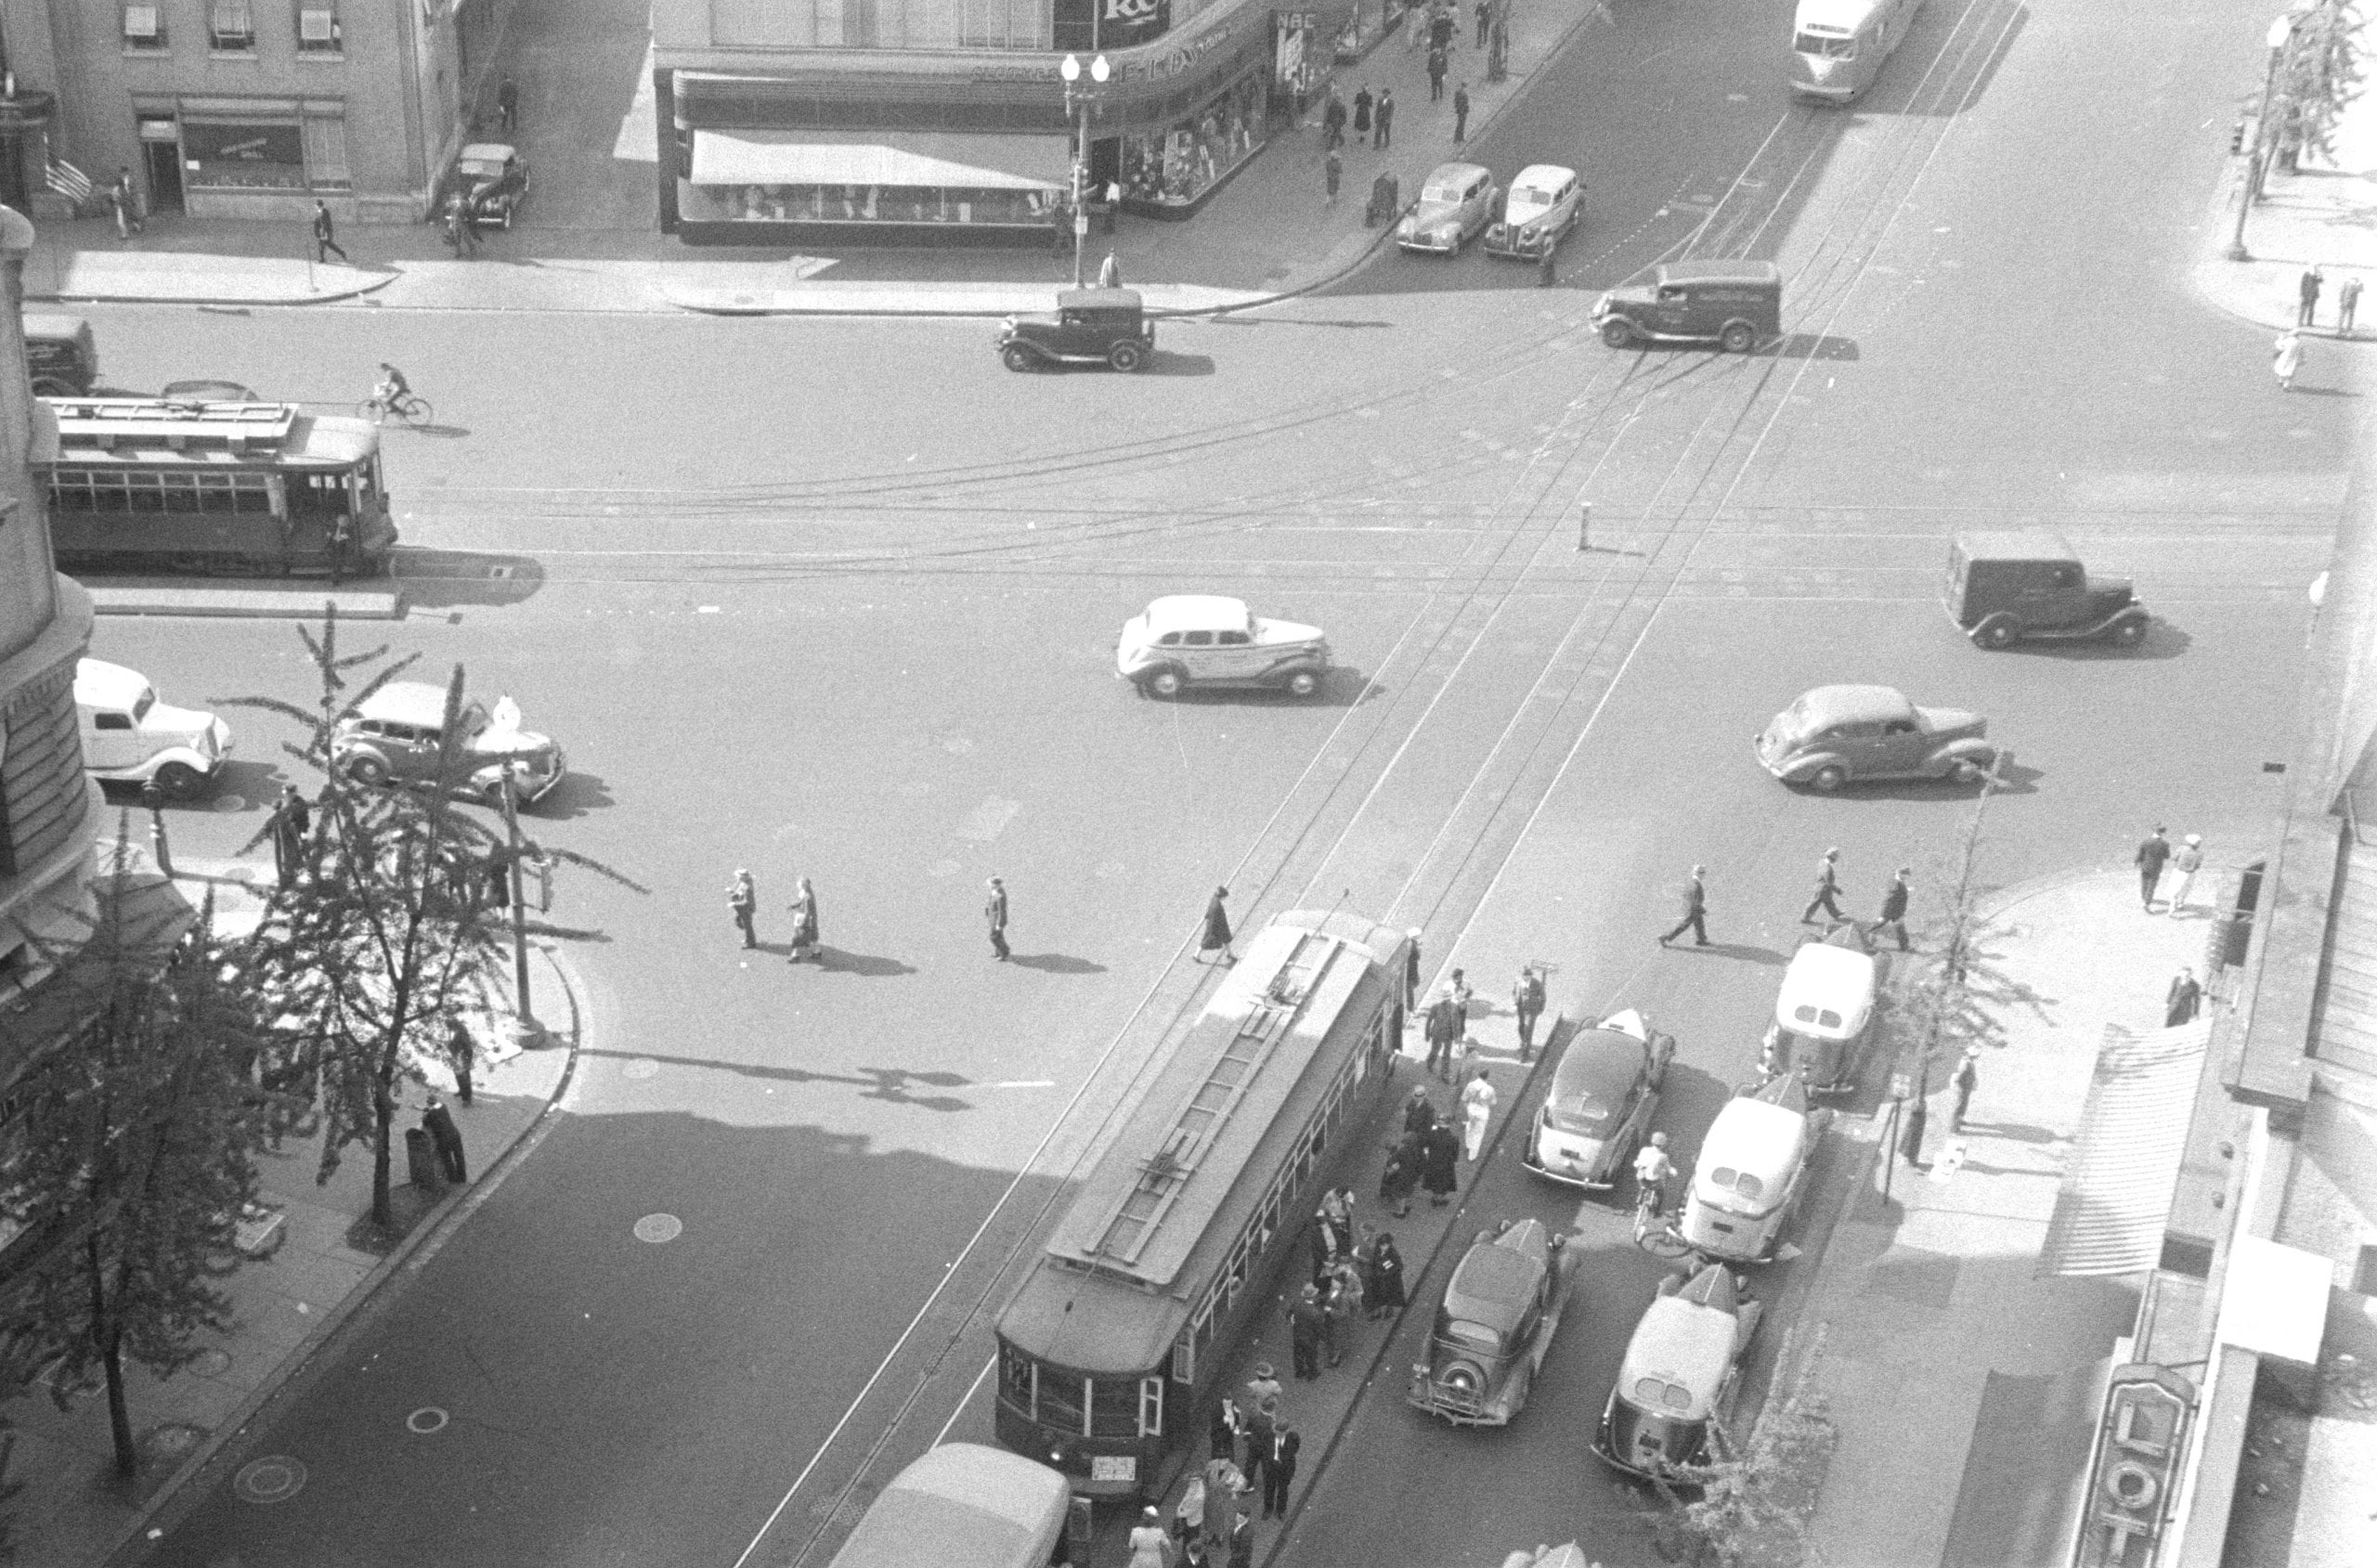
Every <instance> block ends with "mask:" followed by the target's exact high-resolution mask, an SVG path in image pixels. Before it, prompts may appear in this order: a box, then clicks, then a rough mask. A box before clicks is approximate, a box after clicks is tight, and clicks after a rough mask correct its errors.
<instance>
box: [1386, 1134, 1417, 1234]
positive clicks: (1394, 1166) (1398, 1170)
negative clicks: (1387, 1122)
mask: <svg viewBox="0 0 2377 1568" xmlns="http://www.w3.org/2000/svg"><path fill="white" fill-rule="evenodd" d="M1419 1185H1420V1134H1417V1133H1406V1134H1403V1136H1402V1137H1400V1138H1398V1139H1396V1141H1395V1142H1394V1143H1391V1144H1389V1145H1387V1146H1386V1169H1385V1170H1383V1171H1382V1172H1380V1173H1379V1178H1378V1197H1379V1201H1380V1202H1382V1203H1384V1204H1386V1205H1387V1206H1388V1212H1390V1213H1392V1214H1394V1216H1395V1217H1396V1219H1398V1220H1399V1219H1401V1218H1403V1217H1404V1216H1405V1215H1406V1214H1409V1212H1411V1189H1412V1188H1413V1187H1416V1186H1419Z"/></svg>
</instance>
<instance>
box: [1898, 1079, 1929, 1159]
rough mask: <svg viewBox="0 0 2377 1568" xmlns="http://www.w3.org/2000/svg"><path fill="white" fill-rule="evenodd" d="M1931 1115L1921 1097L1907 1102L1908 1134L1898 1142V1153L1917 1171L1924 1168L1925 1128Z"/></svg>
mask: <svg viewBox="0 0 2377 1568" xmlns="http://www.w3.org/2000/svg"><path fill="white" fill-rule="evenodd" d="M1929 1115H1930V1112H1929V1111H1928V1110H1926V1109H1925V1108H1924V1105H1923V1100H1922V1097H1921V1096H1920V1095H1918V1096H1916V1098H1914V1099H1911V1100H1909V1101H1907V1102H1906V1133H1905V1135H1904V1136H1903V1137H1901V1138H1900V1139H1899V1141H1898V1151H1899V1153H1900V1154H1902V1155H1903V1156H1904V1157H1905V1159H1906V1162H1907V1163H1908V1164H1909V1165H1912V1166H1914V1167H1916V1169H1917V1170H1921V1169H1922V1167H1923V1126H1924V1122H1925V1121H1926V1120H1927V1119H1928V1118H1929Z"/></svg>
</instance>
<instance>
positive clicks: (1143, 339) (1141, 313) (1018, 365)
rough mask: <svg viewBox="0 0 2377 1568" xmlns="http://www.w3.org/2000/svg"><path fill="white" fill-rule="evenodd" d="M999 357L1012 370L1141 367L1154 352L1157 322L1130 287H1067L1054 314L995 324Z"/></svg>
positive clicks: (1120, 368) (1013, 319)
mask: <svg viewBox="0 0 2377 1568" xmlns="http://www.w3.org/2000/svg"><path fill="white" fill-rule="evenodd" d="M998 350H999V359H1000V362H1001V363H1003V364H1005V365H1006V366H1007V369H1010V370H1037V369H1043V368H1045V367H1047V366H1051V365H1111V366H1112V367H1113V368H1114V369H1118V370H1123V371H1131V370H1138V369H1145V368H1146V366H1147V362H1148V361H1149V359H1150V358H1152V357H1153V356H1154V355H1155V323H1154V322H1152V321H1150V320H1149V319H1148V314H1147V306H1146V305H1145V304H1144V303H1143V302H1142V301H1141V300H1140V298H1139V295H1138V292H1137V290H1134V289H1068V290H1066V291H1065V292H1062V293H1060V294H1059V295H1058V296H1057V311H1056V314H1055V315H1053V316H1010V317H1007V319H1006V320H1005V321H1004V322H1002V323H1000V326H999V336H998Z"/></svg>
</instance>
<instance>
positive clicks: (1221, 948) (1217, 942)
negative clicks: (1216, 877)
mask: <svg viewBox="0 0 2377 1568" xmlns="http://www.w3.org/2000/svg"><path fill="white" fill-rule="evenodd" d="M1228 897H1229V889H1228V888H1214V896H1213V897H1212V898H1210V899H1208V900H1206V901H1205V928H1204V931H1203V932H1202V933H1201V935H1200V936H1199V937H1198V939H1197V951H1198V952H1200V953H1207V952H1218V953H1220V954H1221V955H1222V962H1223V963H1225V964H1235V963H1237V962H1238V954H1236V953H1235V952H1231V951H1230V950H1229V911H1227V910H1226V909H1224V908H1223V907H1222V901H1223V900H1224V899H1227V898H1228ZM1198 962H1199V963H1203V962H1204V960H1203V959H1202V958H1200V959H1199V960H1198Z"/></svg>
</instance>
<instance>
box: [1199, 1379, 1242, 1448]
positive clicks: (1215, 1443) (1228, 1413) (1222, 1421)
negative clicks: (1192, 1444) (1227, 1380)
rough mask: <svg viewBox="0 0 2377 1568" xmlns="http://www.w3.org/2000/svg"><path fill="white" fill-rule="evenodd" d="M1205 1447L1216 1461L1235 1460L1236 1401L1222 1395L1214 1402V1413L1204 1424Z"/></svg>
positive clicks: (1236, 1439)
mask: <svg viewBox="0 0 2377 1568" xmlns="http://www.w3.org/2000/svg"><path fill="white" fill-rule="evenodd" d="M1205 1445H1206V1446H1207V1447H1208V1448H1210V1449H1211V1450H1212V1451H1213V1453H1212V1457H1213V1458H1216V1459H1235V1458H1237V1455H1238V1401H1236V1400H1234V1399H1232V1398H1231V1397H1230V1396H1229V1395H1228V1394H1223V1395H1222V1396H1221V1397H1220V1398H1219V1399H1217V1400H1215V1401H1214V1413H1213V1416H1212V1418H1211V1419H1209V1420H1207V1421H1206V1423H1205Z"/></svg>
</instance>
